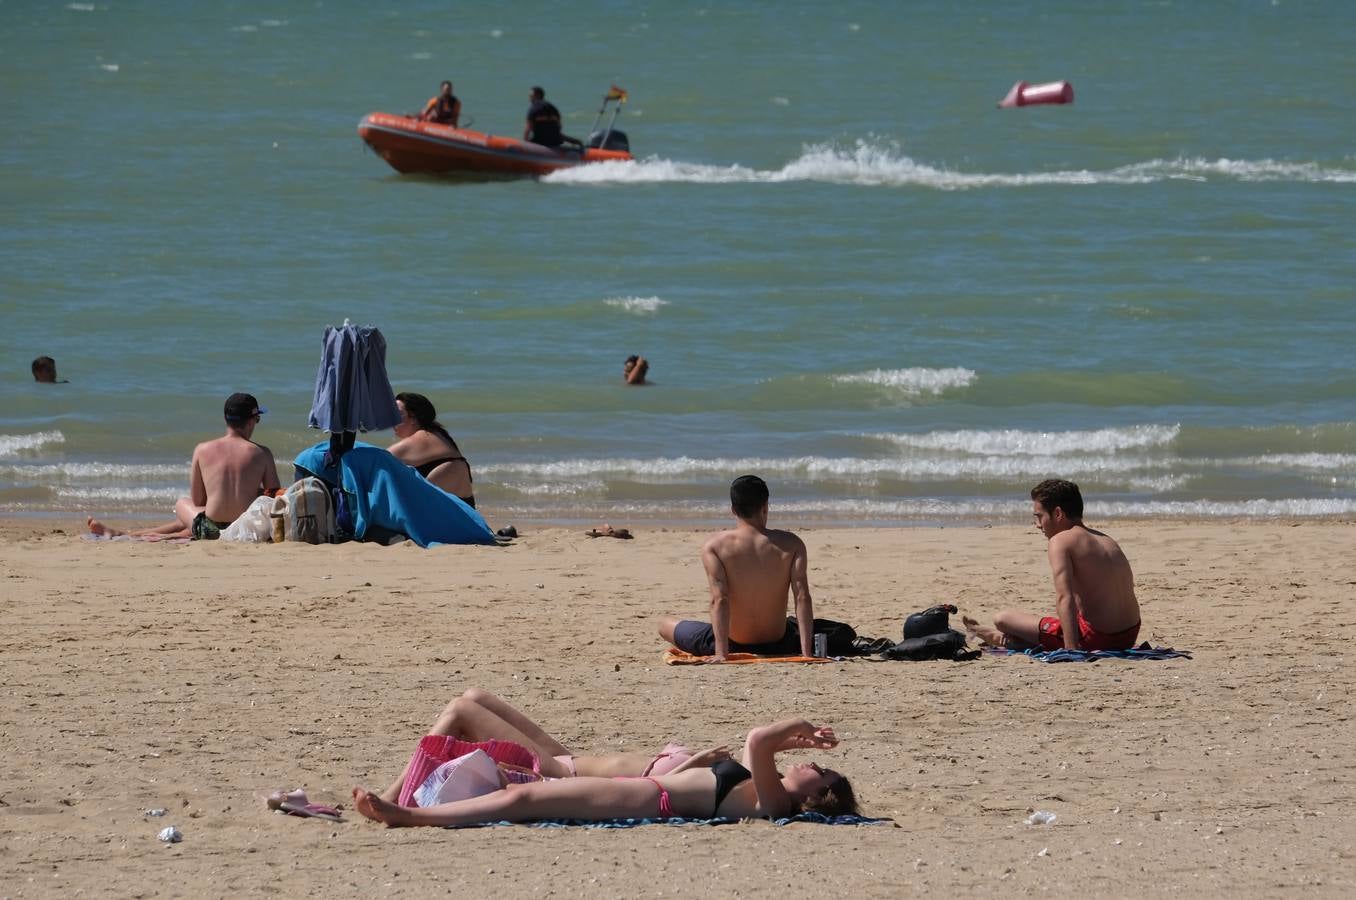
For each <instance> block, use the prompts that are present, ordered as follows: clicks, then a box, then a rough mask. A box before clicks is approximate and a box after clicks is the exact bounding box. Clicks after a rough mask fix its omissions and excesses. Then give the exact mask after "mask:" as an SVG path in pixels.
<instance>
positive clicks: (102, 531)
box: [85, 516, 127, 537]
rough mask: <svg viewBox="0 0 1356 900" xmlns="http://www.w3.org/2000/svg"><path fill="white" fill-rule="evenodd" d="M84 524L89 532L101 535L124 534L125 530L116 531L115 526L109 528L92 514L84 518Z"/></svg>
mask: <svg viewBox="0 0 1356 900" xmlns="http://www.w3.org/2000/svg"><path fill="white" fill-rule="evenodd" d="M85 526H86V527H88V528H89V533H90V534H97V535H100V536H101V537H117V536H118V535H120V534H126V533H127V532H125V531H118V530H117V529H116V528H109V527H108V526H107V525H105V524H104V523H103V522H100V521H99V520H98V519H96V518H94V516H87V517H86V518H85Z"/></svg>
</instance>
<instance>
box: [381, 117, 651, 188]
mask: <svg viewBox="0 0 1356 900" xmlns="http://www.w3.org/2000/svg"><path fill="white" fill-rule="evenodd" d="M358 136H359V137H361V138H362V139H363V141H364V142H365V143H366V144H367V146H369V147H371V148H372V150H373V151H374V152H375V153H376V154H377V155H378V156H380V157H381V158H382V159H384V160H386V162H387V164H388V165H390V167H391V168H393V169H395V170H396V171H397V172H400V173H401V174H402V175H415V174H426V175H448V174H487V175H549V174H550V173H551V172H556V171H559V170H561V169H569V168H573V167H574V166H580V165H585V164H588V163H596V162H611V161H624V160H629V159H631V158H632V157H631V154H630V153H627V152H625V151H622V150H598V149H595V148H591V147H590V148H588V149H586V150H584V151H583V152H582V153H580V152H577V151H566V150H553V149H551V148H549V147H543V146H541V145H540V144H533V143H529V142H528V141H520V140H517V139H516V138H508V137H500V136H498V135H493V134H486V133H484V132H481V131H472V130H470V129H468V128H452V127H451V126H448V125H439V124H437V123H435V122H424V121H421V120H419V119H416V118H412V117H410V116H396V115H391V114H390V113H372V114H371V115H368V116H365V117H364V118H363V120H362V121H361V122H359V123H358Z"/></svg>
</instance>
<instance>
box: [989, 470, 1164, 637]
mask: <svg viewBox="0 0 1356 900" xmlns="http://www.w3.org/2000/svg"><path fill="white" fill-rule="evenodd" d="M1031 514H1032V517H1033V518H1034V519H1035V520H1036V526H1037V527H1038V528H1040V530H1041V531H1042V532H1043V533H1044V534H1045V536H1046V537H1047V538H1048V539H1049V541H1050V548H1049V557H1050V574H1051V575H1052V576H1053V577H1054V582H1055V613H1056V615H1053V616H1044V617H1041V616H1035V615H1032V614H1031V613H1023V612H1017V611H1015V610H1010V609H1005V610H1003V611H1002V612H1000V613H998V615H996V616H994V617H993V627H992V628H986V627H984V626H981V625H980V624H979V623H978V622H976V621H975V620H974V619H972V618H970V617H969V616H966V617H964V619H963V621H964V622H965V627H967V628H969V629H970V630H971V631H973V632H974V633H975V634H977V635H978V636H979V637H980V638H981V639H982V640H984V641H987V642H988V643H990V644H993V645H994V646H997V647H1011V648H1013V649H1025V648H1028V647H1040V648H1041V649H1042V650H1059V649H1061V648H1062V649H1066V650H1127V649H1129V648H1131V647H1133V646H1134V645H1135V639H1136V638H1138V637H1139V624H1140V623H1139V602H1138V601H1137V600H1136V599H1135V576H1134V573H1132V572H1131V571H1130V561H1129V560H1128V559H1126V558H1125V554H1124V553H1122V552H1121V548H1120V546H1119V545H1117V543H1116V542H1115V541H1113V540H1112V539H1111V538H1110V537H1108V536H1107V535H1105V534H1103V533H1102V532H1100V531H1096V530H1094V529H1091V528H1089V527H1088V526H1086V525H1084V524H1083V495H1082V494H1080V493H1079V491H1078V485H1076V484H1074V483H1073V482H1072V481H1063V480H1060V479H1049V480H1047V481H1042V482H1041V483H1040V484H1038V485H1036V486H1035V487H1034V488H1032V489H1031Z"/></svg>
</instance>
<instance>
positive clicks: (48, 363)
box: [33, 356, 57, 384]
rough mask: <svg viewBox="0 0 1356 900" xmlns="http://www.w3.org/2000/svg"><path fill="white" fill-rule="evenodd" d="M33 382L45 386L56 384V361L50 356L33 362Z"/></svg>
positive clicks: (41, 357) (40, 357)
mask: <svg viewBox="0 0 1356 900" xmlns="http://www.w3.org/2000/svg"><path fill="white" fill-rule="evenodd" d="M33 380H34V381H40V382H42V383H43V384H55V383H56V380H57V377H56V360H54V359H52V357H50V356H39V357H38V358H37V359H35V360H33Z"/></svg>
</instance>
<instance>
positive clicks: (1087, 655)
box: [984, 641, 1191, 663]
mask: <svg viewBox="0 0 1356 900" xmlns="http://www.w3.org/2000/svg"><path fill="white" fill-rule="evenodd" d="M984 652H985V653H987V654H989V655H990V656H1029V657H1031V658H1032V659H1034V660H1038V661H1040V662H1047V663H1060V662H1097V661H1098V660H1102V659H1191V651H1189V650H1174V649H1172V648H1171V647H1150V646H1149V642H1148V641H1145V642H1144V643H1142V644H1140V645H1139V646H1138V647H1134V648H1131V649H1129V650H1041V649H1040V648H1039V647H1032V648H1029V649H1027V650H1009V649H1007V648H1006V647H985V648H984Z"/></svg>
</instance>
